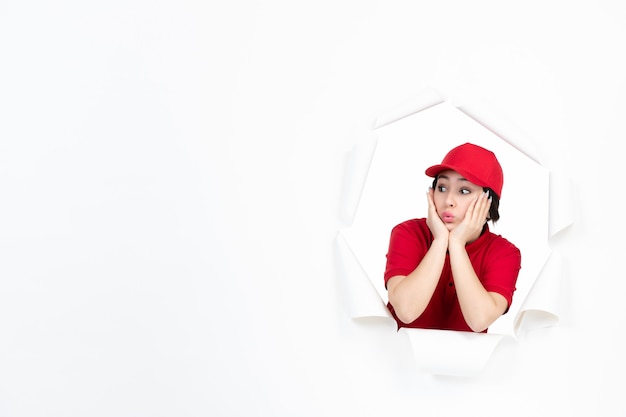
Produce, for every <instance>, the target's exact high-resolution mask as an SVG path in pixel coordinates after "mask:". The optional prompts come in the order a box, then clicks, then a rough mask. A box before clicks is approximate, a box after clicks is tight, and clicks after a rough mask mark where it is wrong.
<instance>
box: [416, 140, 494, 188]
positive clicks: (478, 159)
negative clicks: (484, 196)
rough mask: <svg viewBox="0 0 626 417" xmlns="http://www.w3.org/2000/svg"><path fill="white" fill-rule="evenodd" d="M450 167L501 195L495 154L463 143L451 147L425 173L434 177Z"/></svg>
mask: <svg viewBox="0 0 626 417" xmlns="http://www.w3.org/2000/svg"><path fill="white" fill-rule="evenodd" d="M446 169H451V170H454V171H456V172H458V173H459V174H461V175H463V177H464V178H466V179H467V180H469V181H471V182H473V183H474V184H476V185H480V186H481V187H489V188H491V189H492V190H493V191H494V192H495V193H496V194H497V195H498V198H500V197H501V196H502V183H503V182H504V176H503V174H502V167H501V166H500V163H499V162H498V159H497V158H496V155H495V154H494V153H493V152H491V151H490V150H488V149H485V148H482V147H480V146H478V145H474V144H471V143H465V144H463V145H460V146H457V147H456V148H453V149H452V150H451V151H450V152H448V154H447V155H446V156H445V157H444V158H443V161H442V162H441V164H439V165H433V166H431V167H430V168H428V169H427V170H426V175H428V176H429V177H433V178H435V177H436V176H437V174H439V173H440V172H441V171H444V170H446Z"/></svg>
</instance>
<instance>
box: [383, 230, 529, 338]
mask: <svg viewBox="0 0 626 417" xmlns="http://www.w3.org/2000/svg"><path fill="white" fill-rule="evenodd" d="M432 242H433V235H432V233H431V232H430V229H429V228H428V225H427V224H426V219H413V220H407V221H405V222H403V223H400V224H399V225H397V226H395V227H394V228H393V230H392V231H391V238H390V240H389V251H388V252H387V267H386V269H385V276H384V278H385V287H386V286H387V281H388V280H389V278H391V277H394V276H396V275H409V274H410V273H411V272H413V270H414V269H415V268H417V265H419V263H420V262H421V260H422V258H423V257H424V255H426V252H427V251H428V248H430V245H431V244H432ZM465 249H466V250H467V254H468V255H469V258H470V261H471V263H472V266H473V267H474V271H475V272H476V275H477V276H478V278H479V279H480V282H481V283H482V284H483V287H485V289H486V290H487V291H493V292H497V293H498V294H502V295H503V296H504V298H506V300H507V303H508V306H510V305H511V302H512V300H513V292H515V283H516V282H517V276H518V274H519V270H520V268H521V253H520V251H519V249H518V248H517V247H515V245H513V244H512V243H511V242H509V241H508V240H506V239H505V238H503V237H502V236H500V235H496V234H493V233H491V232H490V231H489V227H488V226H487V225H485V228H484V230H483V232H482V234H481V235H480V237H479V238H478V239H476V240H475V241H474V242H472V243H470V244H468V245H466V246H465ZM387 306H388V307H389V310H390V311H391V313H392V314H393V316H394V317H395V319H396V321H397V322H398V326H399V327H418V328H426V329H442V330H462V331H472V330H471V329H470V327H469V326H468V325H467V323H466V322H465V319H464V318H463V314H462V313H461V307H460V305H459V300H458V298H457V295H456V288H455V286H454V281H453V279H452V270H451V268H450V256H449V255H446V261H445V264H444V267H443V271H442V272H441V277H440V278H439V282H438V284H437V288H436V289H435V292H434V293H433V296H432V298H431V300H430V303H429V304H428V306H427V307H426V309H425V310H424V312H423V313H422V315H421V316H419V317H418V318H417V319H416V320H415V321H413V322H411V323H402V322H401V321H400V320H399V319H398V318H397V316H396V314H395V312H394V310H393V306H392V305H391V304H389V303H388V304H387ZM507 311H508V307H507ZM486 331H487V330H485V332H486Z"/></svg>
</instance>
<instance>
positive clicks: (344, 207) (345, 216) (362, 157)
mask: <svg viewBox="0 0 626 417" xmlns="http://www.w3.org/2000/svg"><path fill="white" fill-rule="evenodd" d="M377 143H378V136H376V135H374V134H371V135H368V136H363V137H362V138H361V141H360V142H359V143H357V144H356V145H354V146H353V147H352V149H351V150H350V151H349V152H348V153H347V155H346V161H345V168H344V181H343V186H342V190H341V201H340V204H339V219H340V220H341V221H342V223H344V224H345V225H348V226H349V225H351V224H352V222H353V221H354V217H355V216H356V212H357V209H358V207H359V203H360V201H361V195H362V194H363V189H364V188H365V183H366V182H367V175H368V172H369V169H370V167H371V165H372V158H373V157H374V153H375V152H376V144H377Z"/></svg>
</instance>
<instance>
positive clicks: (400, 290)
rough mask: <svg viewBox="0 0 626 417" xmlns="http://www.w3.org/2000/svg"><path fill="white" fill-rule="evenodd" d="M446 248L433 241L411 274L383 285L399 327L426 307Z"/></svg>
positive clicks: (442, 262) (437, 277)
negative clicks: (385, 285) (400, 322)
mask: <svg viewBox="0 0 626 417" xmlns="http://www.w3.org/2000/svg"><path fill="white" fill-rule="evenodd" d="M447 246H448V242H447V239H440V240H438V239H435V240H434V241H433V243H432V245H431V247H430V248H429V250H428V252H427V253H426V255H425V256H424V258H423V259H422V261H421V262H420V264H419V265H418V266H417V268H415V270H413V272H411V273H410V274H409V275H406V276H404V275H398V276H395V277H392V278H390V279H389V281H388V282H387V290H388V296H389V303H390V304H391V305H392V306H393V308H394V311H395V313H396V316H397V317H398V319H400V321H402V322H403V323H411V322H412V321H414V320H416V319H417V318H418V317H419V316H420V315H421V314H422V313H423V312H424V310H425V309H426V306H428V303H429V302H430V299H431V298H432V295H433V293H434V292H435V288H436V287H437V282H438V281H439V277H440V276H441V271H442V270H443V265H444V263H445V259H446V251H447Z"/></svg>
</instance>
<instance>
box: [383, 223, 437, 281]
mask: <svg viewBox="0 0 626 417" xmlns="http://www.w3.org/2000/svg"><path fill="white" fill-rule="evenodd" d="M431 242H432V235H431V233H430V230H429V229H428V226H427V225H426V220H425V219H414V220H408V221H406V222H403V223H400V224H398V225H397V226H395V227H394V228H393V229H392V230H391V236H390V238H389V249H388V251H387V265H386V267H385V275H384V279H385V287H386V286H387V281H388V280H389V278H391V277H394V276H396V275H408V274H410V273H411V272H413V270H414V269H415V268H417V265H419V263H420V262H421V260H422V258H423V257H424V255H425V254H426V252H427V251H428V247H429V246H430V243H431Z"/></svg>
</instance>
